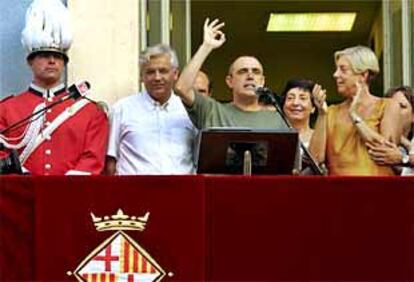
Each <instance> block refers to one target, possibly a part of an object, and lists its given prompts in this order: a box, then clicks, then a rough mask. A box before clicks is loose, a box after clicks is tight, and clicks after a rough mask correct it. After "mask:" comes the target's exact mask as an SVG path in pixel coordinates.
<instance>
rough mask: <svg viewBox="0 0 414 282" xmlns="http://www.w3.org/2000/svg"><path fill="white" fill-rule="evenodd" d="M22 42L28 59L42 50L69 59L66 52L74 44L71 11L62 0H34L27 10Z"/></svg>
mask: <svg viewBox="0 0 414 282" xmlns="http://www.w3.org/2000/svg"><path fill="white" fill-rule="evenodd" d="M22 44H23V47H24V48H25V49H26V52H27V59H28V60H30V59H32V58H34V56H35V55H36V54H37V53H40V52H56V53H59V54H62V55H63V56H64V59H65V61H66V62H67V61H68V60H69V58H68V56H67V54H66V52H67V51H68V50H69V48H70V45H71V44H72V30H71V27H70V21H69V11H68V9H67V8H66V7H65V5H63V3H62V2H61V0H34V1H33V2H32V4H31V5H30V7H29V8H28V9H27V12H26V26H25V28H24V29H23V31H22Z"/></svg>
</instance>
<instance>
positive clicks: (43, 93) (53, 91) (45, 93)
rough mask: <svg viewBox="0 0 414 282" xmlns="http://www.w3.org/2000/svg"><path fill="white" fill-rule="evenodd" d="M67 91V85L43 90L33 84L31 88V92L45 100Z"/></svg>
mask: <svg viewBox="0 0 414 282" xmlns="http://www.w3.org/2000/svg"><path fill="white" fill-rule="evenodd" d="M65 90H66V89H65V85H64V84H63V83H61V84H59V85H58V86H55V87H53V88H50V89H45V88H42V87H40V86H37V85H35V84H34V83H31V84H30V86H29V91H30V92H32V93H33V94H35V95H37V96H40V97H43V98H53V97H55V96H57V95H59V94H61V93H63V92H64V91H65Z"/></svg>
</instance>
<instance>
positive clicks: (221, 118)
mask: <svg viewBox="0 0 414 282" xmlns="http://www.w3.org/2000/svg"><path fill="white" fill-rule="evenodd" d="M223 26H224V23H219V22H218V20H214V21H212V22H209V19H207V20H206V21H205V23H204V37H203V38H204V41H203V43H202V44H201V46H200V47H199V49H198V50H197V52H196V53H195V55H194V56H193V57H192V58H191V60H190V62H189V63H188V64H187V66H186V67H185V68H184V70H183V72H182V73H181V75H180V77H179V78H178V80H177V83H176V84H175V89H176V93H177V95H179V96H180V98H181V100H182V101H183V103H184V105H186V109H187V112H188V114H189V116H190V119H191V121H192V122H193V123H194V125H195V126H196V127H197V128H198V129H203V128H209V127H249V128H258V129H259V128H260V129H283V128H287V126H286V124H285V123H284V121H283V119H282V117H281V116H280V114H279V113H278V112H277V111H275V109H270V108H269V107H266V106H263V105H261V104H260V103H259V100H258V97H257V95H256V93H255V92H256V91H255V90H256V88H257V87H261V86H263V85H264V83H265V76H264V73H263V66H262V64H261V63H260V62H259V60H258V59H257V58H255V57H253V56H241V57H238V58H237V59H236V60H235V61H234V62H233V63H232V64H231V66H230V68H229V71H228V74H227V76H226V84H227V86H228V87H229V88H230V89H231V92H232V94H233V101H232V102H231V103H219V102H217V101H216V100H214V99H212V98H210V97H205V96H203V95H200V94H199V93H197V91H194V82H195V80H196V76H197V73H198V72H199V71H200V69H201V67H202V65H203V63H204V61H205V60H206V59H207V57H208V55H209V54H210V53H211V52H212V51H213V50H214V49H217V48H219V47H220V46H221V45H222V44H223V43H224V42H225V36H224V33H223V32H222V31H221V28H222V27H223Z"/></svg>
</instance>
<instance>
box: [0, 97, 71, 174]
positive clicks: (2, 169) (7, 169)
mask: <svg viewBox="0 0 414 282" xmlns="http://www.w3.org/2000/svg"><path fill="white" fill-rule="evenodd" d="M74 97H76V95H74V94H72V93H71V94H68V95H65V96H63V97H62V98H60V99H59V100H57V101H55V102H53V103H51V104H50V105H48V106H45V107H44V108H42V109H40V110H38V111H36V112H34V113H31V114H30V115H28V116H26V117H25V118H23V119H21V120H19V121H17V122H15V123H13V124H12V125H10V126H8V127H6V128H4V129H2V130H0V134H2V135H3V134H5V133H7V132H9V131H11V130H12V129H15V128H17V127H19V126H21V125H23V124H24V123H27V122H31V121H32V119H33V118H34V117H37V116H39V115H41V114H42V113H44V112H46V111H47V110H48V109H50V108H53V107H54V106H56V105H59V104H61V103H63V102H65V101H66V100H69V99H71V98H74ZM5 148H6V147H5V145H4V144H3V143H0V151H3V150H4V149H5ZM8 173H17V174H23V172H22V169H21V164H20V161H19V158H18V156H17V151H16V150H14V149H12V150H11V154H10V155H9V156H8V157H6V158H5V159H1V160H0V175H1V174H8Z"/></svg>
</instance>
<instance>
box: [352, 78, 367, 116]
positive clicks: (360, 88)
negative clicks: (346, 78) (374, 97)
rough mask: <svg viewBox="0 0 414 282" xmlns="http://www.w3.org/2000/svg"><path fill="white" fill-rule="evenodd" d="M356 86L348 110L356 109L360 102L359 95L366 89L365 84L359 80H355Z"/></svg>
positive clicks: (353, 110)
mask: <svg viewBox="0 0 414 282" xmlns="http://www.w3.org/2000/svg"><path fill="white" fill-rule="evenodd" d="M355 86H356V89H357V91H356V94H355V95H354V96H353V97H352V102H351V106H350V107H349V111H350V112H355V111H356V110H357V109H358V106H359V104H360V102H361V96H362V94H363V93H364V92H366V91H367V86H366V85H365V84H364V83H362V82H361V81H357V82H356V83H355Z"/></svg>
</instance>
